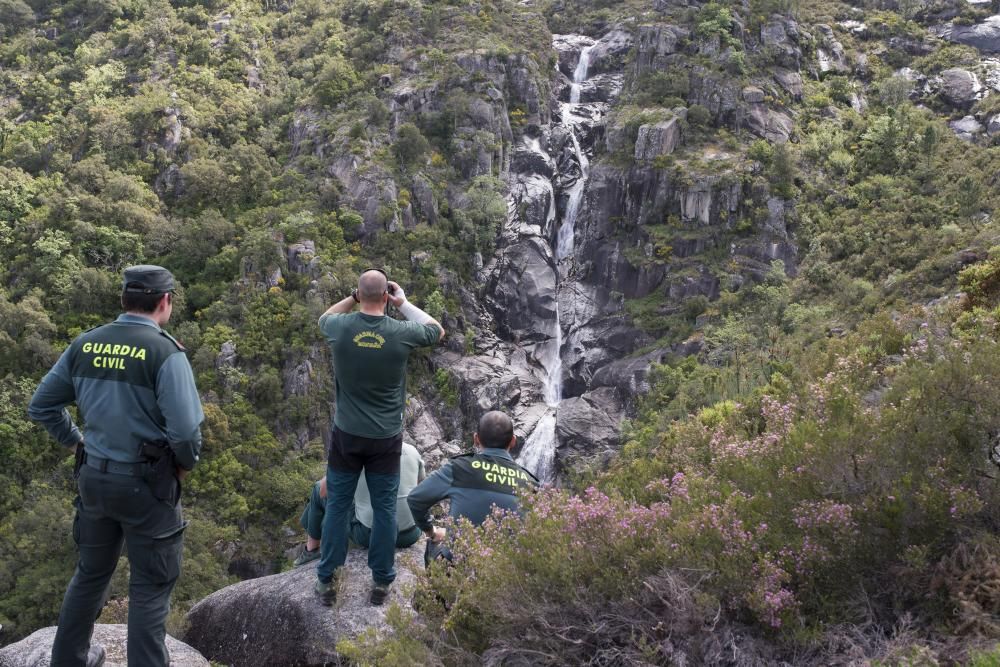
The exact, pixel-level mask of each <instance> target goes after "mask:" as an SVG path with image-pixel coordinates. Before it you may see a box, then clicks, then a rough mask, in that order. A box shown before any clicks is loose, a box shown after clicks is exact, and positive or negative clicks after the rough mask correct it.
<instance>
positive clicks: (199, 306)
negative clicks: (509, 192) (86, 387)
mask: <svg viewBox="0 0 1000 667" xmlns="http://www.w3.org/2000/svg"><path fill="white" fill-rule="evenodd" d="M452 4H455V6H451V4H449V3H441V5H440V6H439V7H435V6H433V4H432V3H426V5H425V4H421V3H419V2H408V3H399V2H366V1H363V2H353V1H351V2H333V3H327V2H319V1H308V0H307V1H305V2H295V3H293V4H292V3H290V6H285V5H282V7H278V6H276V3H264V4H255V3H238V4H230V3H224V2H214V3H213V2H208V3H186V2H177V3H170V2H166V1H164V2H154V3H144V2H142V3H140V2H128V1H122V2H117V1H113V2H90V1H89V0H81V1H80V2H72V3H61V2H44V1H40V2H32V3H30V4H26V3H25V2H22V0H10V1H9V2H4V3H2V4H0V31H2V33H0V86H2V91H3V92H2V95H0V99H2V102H0V341H2V345H0V349H2V350H3V351H2V352H0V378H2V385H0V408H2V409H0V415H2V416H0V460H2V461H3V462H4V465H3V470H2V472H0V482H2V483H0V487H2V489H0V623H2V624H3V626H4V634H3V638H2V641H3V642H9V641H11V640H14V639H16V638H18V637H20V636H23V635H24V634H26V633H28V632H30V631H31V630H33V629H35V628H38V627H40V626H44V625H48V624H51V623H52V622H53V621H54V620H55V618H56V615H57V611H58V607H59V604H60V601H61V597H62V592H63V590H64V589H65V583H66V582H67V581H68V579H69V576H70V574H71V572H72V562H73V560H74V553H73V550H72V544H71V542H70V541H69V540H68V535H69V532H68V525H69V521H70V519H71V516H72V515H71V504H70V503H71V499H72V488H73V483H72V479H71V474H70V472H71V469H70V462H69V461H67V460H66V456H65V453H64V452H62V451H61V450H60V448H59V447H57V446H56V445H55V444H54V443H52V442H51V441H50V440H48V439H47V437H46V436H45V435H44V433H43V432H41V431H40V430H39V429H38V428H36V427H34V426H33V425H31V424H30V422H28V420H27V417H26V415H25V412H24V409H25V406H26V405H27V401H28V399H29V398H30V396H31V393H32V391H33V390H34V386H35V384H36V383H37V381H38V379H40V377H41V375H42V374H43V373H44V372H45V371H46V370H47V369H48V367H49V366H50V365H51V364H52V363H53V362H54V361H55V359H56V358H57V356H58V354H59V352H60V351H61V350H62V349H63V347H64V346H65V345H67V344H68V342H69V341H70V340H72V338H73V337H74V336H75V335H76V334H78V333H79V332H81V331H82V330H85V329H87V328H89V327H92V326H95V325H97V324H100V323H103V322H105V321H108V320H109V319H111V318H113V317H114V316H115V315H116V314H117V312H118V303H117V302H118V292H119V289H120V271H121V269H122V268H123V267H125V266H128V265H129V264H134V263H141V262H149V263H159V264H162V265H165V266H168V267H170V268H171V270H172V271H174V273H175V275H176V276H177V278H178V280H179V281H180V283H181V285H182V289H181V292H180V294H179V296H180V299H179V300H178V304H177V305H175V309H174V317H173V320H172V322H171V325H170V330H171V331H172V333H174V335H175V336H176V337H178V338H179V339H180V340H181V341H183V343H184V345H185V346H186V347H187V350H188V355H189V358H190V359H191V362H192V364H193V366H194V369H195V373H196V376H197V382H198V387H199V389H200V390H201V392H202V393H203V396H204V397H205V413H206V422H205V425H204V429H203V431H204V436H205V445H204V452H203V457H202V461H203V462H202V464H201V465H200V466H199V468H198V474H197V475H196V476H194V477H192V478H191V480H190V483H189V484H188V485H187V489H186V498H185V504H186V507H187V511H188V514H189V518H190V519H191V520H192V522H191V528H190V529H189V531H188V533H187V539H186V541H185V542H186V543H185V572H186V574H185V577H184V578H183V580H182V581H181V582H180V584H179V586H178V590H177V592H176V593H175V595H174V601H175V604H174V608H175V614H174V617H173V619H174V620H173V622H172V626H171V627H172V628H174V630H175V631H176V629H177V628H178V626H177V623H178V622H179V619H180V618H181V616H182V615H183V612H184V611H185V610H186V608H187V607H188V606H190V604H191V603H192V602H194V601H196V600H198V599H200V598H201V597H203V596H204V595H206V594H207V593H209V592H211V591H213V590H216V589H218V588H220V587H221V586H223V585H225V584H227V583H229V582H231V581H233V580H234V577H233V576H232V575H231V574H230V572H233V573H242V574H252V573H255V572H259V571H261V569H267V568H269V567H271V565H272V564H275V563H279V564H280V563H281V562H282V560H283V559H284V555H283V552H284V550H285V548H286V547H287V546H288V545H286V544H285V540H286V537H287V535H288V534H291V533H288V534H286V533H285V530H286V529H284V528H282V526H283V524H286V523H287V524H288V526H289V527H291V526H294V525H295V524H294V522H293V517H294V516H295V514H296V510H297V509H299V507H300V505H301V503H302V500H303V498H304V497H305V496H304V490H305V489H308V486H309V483H310V480H313V479H315V478H317V477H318V476H319V475H320V473H321V471H322V469H323V464H322V461H323V443H322V430H323V429H322V428H321V427H322V425H324V424H326V423H327V414H328V407H327V405H328V402H329V399H330V384H331V383H330V374H329V368H328V363H327V360H326V352H325V349H324V346H323V345H320V344H319V336H318V331H317V328H316V326H315V322H316V318H317V317H318V315H319V313H321V312H322V311H323V310H324V309H325V308H326V307H327V306H328V305H329V304H330V303H332V302H333V301H336V300H339V299H340V298H342V296H343V295H344V294H346V293H347V291H348V290H349V286H350V285H351V284H353V283H354V281H355V280H356V276H357V273H358V271H359V270H360V269H362V268H363V267H365V266H369V265H372V264H375V263H377V264H378V265H381V266H385V267H386V268H387V269H388V270H389V271H390V272H391V273H392V276H393V278H395V279H396V280H398V281H400V282H401V283H402V284H403V285H405V286H406V288H407V291H408V292H410V293H411V294H414V295H416V298H417V299H418V302H419V303H421V304H422V305H424V306H425V307H427V308H428V309H429V310H431V311H432V312H433V313H434V314H435V315H436V316H438V317H441V316H442V314H443V312H444V308H445V307H446V303H447V302H446V298H445V295H444V294H443V290H444V285H445V282H446V280H445V279H443V278H442V277H441V272H442V267H447V268H448V271H447V275H450V276H456V275H459V276H461V275H464V276H467V275H468V274H469V273H470V272H471V271H472V265H471V257H472V255H473V254H474V252H475V250H476V249H477V248H478V249H482V250H484V251H488V249H489V247H490V244H491V243H492V239H493V233H492V231H493V230H495V225H496V224H497V222H498V217H497V216H502V215H504V214H505V212H506V207H505V205H504V202H503V199H502V195H501V194H500V191H499V188H500V187H501V186H500V184H499V182H498V181H497V179H495V178H490V177H487V176H483V177H480V178H478V179H476V180H475V181H474V182H466V181H465V180H463V179H462V178H461V176H460V175H459V171H458V168H457V167H456V166H454V165H453V164H452V163H451V162H449V160H447V159H445V158H444V157H442V151H447V150H448V148H449V147H450V145H451V134H452V133H453V131H454V127H455V126H456V125H457V124H458V122H459V120H460V118H461V114H462V113H463V109H464V108H465V106H466V105H467V103H468V99H467V98H466V97H463V94H462V88H461V83H462V81H461V80H459V78H458V77H460V75H461V74H462V73H461V71H460V70H457V69H456V67H455V66H454V64H452V66H451V67H450V68H445V69H444V70H443V71H440V72H438V74H439V75H440V76H441V77H442V78H443V80H445V81H446V82H448V83H449V85H453V86H454V87H455V94H454V95H453V96H452V98H451V107H449V110H448V112H447V113H443V114H439V117H421V118H420V119H417V120H420V121H421V123H422V124H423V125H424V127H425V131H426V132H427V135H426V136H425V135H424V134H423V133H422V132H421V130H420V129H418V127H417V126H416V125H414V124H412V123H410V124H403V125H402V127H400V128H398V131H397V132H395V133H392V134H391V133H390V129H389V120H390V114H389V110H388V108H387V106H386V104H385V101H384V100H382V99H379V98H378V97H376V96H375V94H374V93H375V92H376V91H379V90H380V88H379V85H378V81H379V79H380V77H382V76H383V75H389V76H392V75H394V74H397V73H398V72H399V64H398V61H395V60H394V61H393V62H391V63H390V62H389V59H388V58H387V56H386V54H387V53H390V52H391V51H392V49H400V48H405V49H407V51H406V53H407V54H414V55H415V56H416V55H420V57H422V58H423V59H425V60H429V61H435V62H436V61H440V60H442V59H444V55H443V52H442V51H441V50H440V49H439V48H432V47H431V46H429V45H430V44H431V43H434V44H437V45H438V46H439V47H444V48H449V49H457V48H477V49H484V50H485V49H496V48H498V44H497V43H495V42H496V40H500V39H509V38H510V35H511V34H512V33H513V31H515V30H517V31H518V32H517V34H518V40H519V43H520V44H521V47H520V48H530V47H532V46H533V45H535V44H537V43H538V41H537V40H538V39H539V38H538V37H537V35H538V34H541V39H543V40H546V39H547V36H546V35H545V34H544V27H543V26H544V24H543V23H541V22H539V21H533V22H531V25H532V26H535V27H534V28H531V29H521V28H518V23H519V22H524V23H527V20H526V18H525V17H526V16H529V15H528V13H527V11H526V10H525V12H524V14H525V15H524V16H522V15H521V13H520V10H519V11H517V12H511V11H510V10H509V9H508V10H507V12H508V13H507V14H506V18H507V19H508V21H507V22H504V23H503V26H504V30H501V31H499V32H496V31H488V30H487V27H488V26H489V25H490V22H491V13H492V12H493V11H494V10H491V9H485V10H483V11H480V12H478V13H477V12H475V11H472V10H471V9H470V8H468V7H465V6H463V5H462V3H457V4H456V3H452ZM499 10H500V5H498V6H497V8H496V10H495V11H499ZM466 24H468V29H466V28H463V26H466ZM539 30H541V31H542V32H541V33H539ZM532 35H535V36H534V37H533V40H534V41H532V39H527V40H525V37H528V36H532ZM444 36H450V37H449V38H448V39H442V37H444ZM479 37H481V38H482V41H481V42H470V41H469V40H472V39H473V38H475V39H478V38H479ZM450 40H454V41H450ZM449 77H450V78H449ZM452 78H454V79H455V80H454V81H452ZM302 127H306V130H304V131H301V132H300V129H301V128H302ZM427 128H429V129H427ZM324 152H331V153H336V154H347V155H350V154H352V152H353V153H360V154H366V153H368V154H376V161H377V163H378V164H380V165H382V168H384V169H385V170H387V172H389V173H391V174H392V175H393V176H395V178H396V179H397V181H398V182H399V183H401V184H408V183H410V182H412V179H414V178H415V177H416V175H417V174H418V173H419V174H420V175H421V177H422V178H423V180H424V182H427V183H430V184H431V186H430V187H431V188H433V189H436V190H438V191H439V194H440V192H443V191H444V189H446V188H448V189H454V190H457V192H458V193H459V194H462V193H463V189H462V188H464V187H465V186H467V187H468V195H467V196H464V198H463V201H464V206H462V207H455V208H454V209H450V208H449V207H448V205H447V201H446V200H445V199H444V198H443V197H442V205H441V210H440V211H435V212H434V214H435V218H436V220H437V224H436V225H435V226H434V227H431V226H428V225H427V224H426V222H427V216H428V214H429V212H427V211H425V212H424V214H423V215H422V216H420V217H418V220H417V221H418V222H421V223H422V224H418V225H417V226H415V227H411V228H408V229H407V230H406V231H403V230H402V229H400V231H398V232H397V233H394V234H390V233H388V231H387V230H388V229H393V230H395V229H397V227H398V220H399V217H400V211H401V210H402V209H406V208H407V206H408V205H409V202H408V201H407V200H408V199H409V198H410V192H409V190H407V189H406V188H405V187H402V188H400V190H399V191H398V192H397V193H396V199H395V200H394V201H391V202H388V203H387V205H386V206H384V207H383V209H384V210H382V209H380V212H379V213H380V220H381V222H382V227H381V228H380V229H376V230H372V229H363V226H362V217H361V216H360V215H359V214H358V213H356V212H355V211H353V210H351V209H350V206H349V204H347V203H344V202H343V201H342V193H341V191H340V189H339V186H338V185H337V182H336V180H335V179H333V178H331V177H330V175H329V174H328V173H327V172H326V171H325V169H324V164H323V162H322V160H321V159H320V158H321V156H322V155H324ZM460 157H461V156H457V157H456V158H455V162H456V163H459V158H460ZM304 240H309V241H312V242H313V246H309V247H308V248H306V250H305V252H304V253H302V254H300V255H299V256H298V257H297V261H298V262H299V265H298V266H297V267H296V266H292V267H291V268H290V267H289V257H288V255H287V253H286V246H287V245H288V244H293V243H296V242H298V241H304ZM362 241H363V242H362ZM416 251H422V252H423V253H424V254H425V257H426V259H425V260H424V261H423V262H422V263H419V264H415V263H411V259H410V254H411V252H416ZM454 279H455V278H452V280H454ZM459 337H460V334H459ZM226 343H229V344H230V346H232V345H234V344H235V358H233V356H234V355H232V354H230V355H229V356H228V357H227V356H226V355H222V356H220V353H221V352H222V351H223V347H224V346H225V345H226ZM425 363H426V362H424V361H422V362H420V363H417V364H415V365H414V373H415V374H416V376H417V379H419V378H420V377H421V374H422V373H425ZM297 378H298V380H297ZM296 382H297V384H296ZM415 386H419V385H415ZM428 391H430V392H432V395H433V392H434V391H436V390H435V389H434V384H433V382H429V384H428ZM41 555H44V557H40V556H41ZM126 571H127V568H122V569H121V570H120V576H119V577H118V578H117V579H116V582H115V586H114V589H113V591H112V595H113V596H114V597H122V596H124V595H126V591H127V585H126V578H125V574H124V573H125V572H126ZM107 613H108V612H106V616H107ZM121 613H123V612H121Z"/></svg>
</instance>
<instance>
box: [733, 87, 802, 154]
mask: <svg viewBox="0 0 1000 667" xmlns="http://www.w3.org/2000/svg"><path fill="white" fill-rule="evenodd" d="M755 90H757V91H759V92H760V99H761V100H763V99H764V93H763V91H760V89H755ZM745 95H746V92H745V91H744V96H745ZM746 124H747V129H748V130H750V131H751V132H753V133H754V134H756V135H757V136H758V137H761V138H762V139H767V140H768V141H770V142H771V143H780V144H783V143H785V142H786V141H788V138H789V137H790V136H791V134H792V128H793V127H794V126H795V123H794V122H793V121H792V119H791V118H790V117H789V116H788V115H787V114H784V113H782V112H780V111H775V110H774V109H768V108H767V107H766V106H765V105H764V104H751V105H750V108H749V110H748V112H747V116H746Z"/></svg>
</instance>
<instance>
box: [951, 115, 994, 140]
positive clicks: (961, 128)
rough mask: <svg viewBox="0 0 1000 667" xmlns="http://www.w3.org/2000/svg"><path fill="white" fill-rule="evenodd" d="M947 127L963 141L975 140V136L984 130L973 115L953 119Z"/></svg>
mask: <svg viewBox="0 0 1000 667" xmlns="http://www.w3.org/2000/svg"><path fill="white" fill-rule="evenodd" d="M948 127H950V128H951V129H952V131H953V132H954V133H955V134H956V135H957V136H958V138H959V139H962V140H964V141H975V139H976V137H977V136H979V135H980V134H982V133H983V132H984V131H985V130H986V128H984V127H983V125H982V123H980V122H979V121H978V120H976V117H975V116H965V117H963V118H961V119H959V120H953V121H951V122H949V123H948Z"/></svg>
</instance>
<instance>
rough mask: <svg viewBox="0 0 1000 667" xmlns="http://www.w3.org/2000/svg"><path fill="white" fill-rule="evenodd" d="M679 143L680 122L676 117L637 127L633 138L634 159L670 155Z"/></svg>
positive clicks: (643, 159) (651, 158)
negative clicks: (637, 131) (635, 137)
mask: <svg viewBox="0 0 1000 667" xmlns="http://www.w3.org/2000/svg"><path fill="white" fill-rule="evenodd" d="M680 143H681V123H680V121H679V120H678V119H677V118H671V119H670V120H665V121H661V122H659V123H656V124H654V125H642V126H640V127H639V135H638V138H637V139H636V140H635V159H636V161H637V162H638V161H649V160H655V159H656V158H658V157H662V156H665V155H670V154H671V153H673V152H674V150H676V149H677V146H679V145H680Z"/></svg>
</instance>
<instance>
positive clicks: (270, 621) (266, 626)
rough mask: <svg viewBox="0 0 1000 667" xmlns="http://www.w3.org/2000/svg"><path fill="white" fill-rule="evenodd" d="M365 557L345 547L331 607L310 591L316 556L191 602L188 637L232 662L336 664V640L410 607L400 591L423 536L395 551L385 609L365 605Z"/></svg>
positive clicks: (417, 561)
mask: <svg viewBox="0 0 1000 667" xmlns="http://www.w3.org/2000/svg"><path fill="white" fill-rule="evenodd" d="M367 557H368V552H367V551H366V550H363V549H352V550H351V551H349V552H348V557H347V563H346V565H345V567H344V571H343V573H342V575H341V580H340V585H339V590H338V596H337V598H338V600H337V603H336V606H335V607H333V608H330V607H324V606H323V605H321V604H320V602H319V599H318V598H317V596H316V593H315V592H314V591H313V585H314V584H315V582H316V564H315V562H313V563H311V564H309V565H304V566H302V567H298V568H295V569H294V570H291V571H289V572H283V573H281V574H275V575H272V576H269V577H261V578H259V579H251V580H249V581H242V582H240V583H237V584H233V585H232V586H227V587H226V588H223V589H222V590H220V591H216V592H215V593H212V594H211V595H209V596H208V597H207V598H205V599H204V600H202V601H201V602H199V603H198V604H196V605H195V606H194V607H192V608H191V611H190V612H189V613H188V615H187V621H188V630H187V633H186V634H185V641H187V642H188V643H189V644H190V645H191V646H194V647H196V648H198V649H199V650H200V651H201V652H202V654H204V655H205V656H206V657H208V658H209V659H210V660H213V661H215V662H221V663H223V664H226V665H231V666H232V667H257V666H259V665H304V666H306V665H308V666H314V665H315V666H317V667H318V666H319V665H325V664H329V663H334V664H339V656H338V655H337V652H336V644H337V641H339V640H340V639H344V638H354V637H357V636H358V635H359V634H360V633H361V632H363V631H365V630H367V629H369V628H372V629H374V630H376V631H382V632H384V631H387V630H388V626H387V625H386V622H385V612H386V609H387V608H388V606H389V605H390V604H391V603H393V602H396V603H398V604H399V605H400V606H401V607H403V608H404V609H408V608H410V600H409V598H408V597H407V596H405V595H404V594H403V591H404V590H406V588H407V586H410V585H412V584H413V582H414V581H415V578H416V575H415V574H414V573H415V572H416V571H417V569H418V568H421V567H423V560H422V559H423V540H421V541H420V542H418V543H417V544H416V545H414V546H412V547H410V548H409V549H403V550H399V551H397V552H396V570H397V572H398V576H397V578H396V582H395V583H394V584H393V586H392V589H391V592H390V595H389V600H388V601H387V602H386V604H385V605H384V606H381V607H373V606H371V605H370V604H369V603H368V594H369V591H370V590H371V585H372V581H371V573H370V572H369V570H368V566H367Z"/></svg>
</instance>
